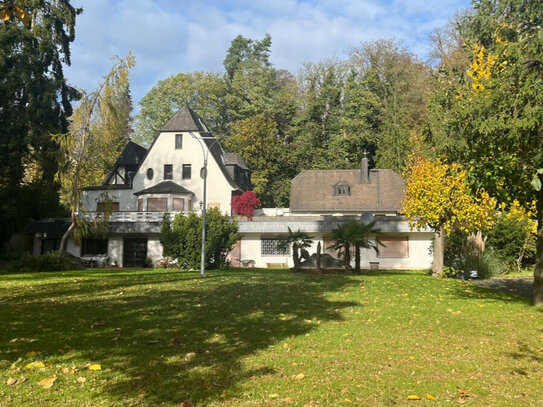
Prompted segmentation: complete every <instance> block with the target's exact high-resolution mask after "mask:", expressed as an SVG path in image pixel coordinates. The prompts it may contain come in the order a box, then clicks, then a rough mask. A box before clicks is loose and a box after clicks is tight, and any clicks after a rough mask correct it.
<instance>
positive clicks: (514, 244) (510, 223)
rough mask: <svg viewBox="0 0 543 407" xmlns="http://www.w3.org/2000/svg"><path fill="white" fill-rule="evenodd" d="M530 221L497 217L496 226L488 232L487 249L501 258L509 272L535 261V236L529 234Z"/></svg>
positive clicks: (518, 269)
mask: <svg viewBox="0 0 543 407" xmlns="http://www.w3.org/2000/svg"><path fill="white" fill-rule="evenodd" d="M530 222H531V221H530V219H515V218H511V217H506V216H500V217H498V220H497V223H496V226H495V227H494V228H492V230H490V231H489V232H488V240H487V247H488V249H489V250H492V251H493V252H494V253H495V255H496V256H497V257H499V258H501V259H502V260H503V261H504V262H505V263H506V265H507V267H508V268H509V270H510V271H520V269H521V268H522V266H526V265H528V264H533V263H534V261H535V257H534V256H535V235H533V234H532V233H530V228H531V223H530Z"/></svg>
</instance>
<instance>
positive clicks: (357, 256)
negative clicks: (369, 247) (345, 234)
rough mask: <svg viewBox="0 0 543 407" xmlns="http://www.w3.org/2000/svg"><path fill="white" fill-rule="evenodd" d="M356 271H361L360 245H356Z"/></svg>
mask: <svg viewBox="0 0 543 407" xmlns="http://www.w3.org/2000/svg"><path fill="white" fill-rule="evenodd" d="M354 250H355V252H354V271H355V272H356V273H360V246H359V245H357V244H356V245H354Z"/></svg>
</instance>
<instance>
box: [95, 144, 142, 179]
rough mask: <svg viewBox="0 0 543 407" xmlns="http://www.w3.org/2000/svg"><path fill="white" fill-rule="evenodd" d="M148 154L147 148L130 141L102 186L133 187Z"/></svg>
mask: <svg viewBox="0 0 543 407" xmlns="http://www.w3.org/2000/svg"><path fill="white" fill-rule="evenodd" d="M146 154H147V149H146V148H144V147H142V146H140V145H138V144H136V143H134V142H133V141H129V142H128V144H127V145H126V147H125V148H124V150H123V151H122V153H121V155H120V156H119V158H117V161H115V164H114V165H113V168H112V169H111V171H110V172H109V174H108V175H107V176H106V178H105V179H104V182H102V185H126V186H131V185H132V181H133V179H134V176H135V175H136V172H137V170H138V167H139V166H140V164H141V162H142V161H143V158H144V157H145V155H146Z"/></svg>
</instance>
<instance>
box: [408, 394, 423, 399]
mask: <svg viewBox="0 0 543 407" xmlns="http://www.w3.org/2000/svg"><path fill="white" fill-rule="evenodd" d="M407 400H420V396H417V395H416V394H410V395H409V396H407Z"/></svg>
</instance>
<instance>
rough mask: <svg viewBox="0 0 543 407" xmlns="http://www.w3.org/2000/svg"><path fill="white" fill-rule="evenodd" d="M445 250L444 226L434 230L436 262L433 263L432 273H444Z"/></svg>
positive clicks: (438, 274) (437, 274)
mask: <svg viewBox="0 0 543 407" xmlns="http://www.w3.org/2000/svg"><path fill="white" fill-rule="evenodd" d="M444 252H445V232H444V231H443V228H440V229H439V230H437V231H435V232H434V262H433V263H432V275H433V276H437V277H441V276H442V275H443V257H444Z"/></svg>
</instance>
